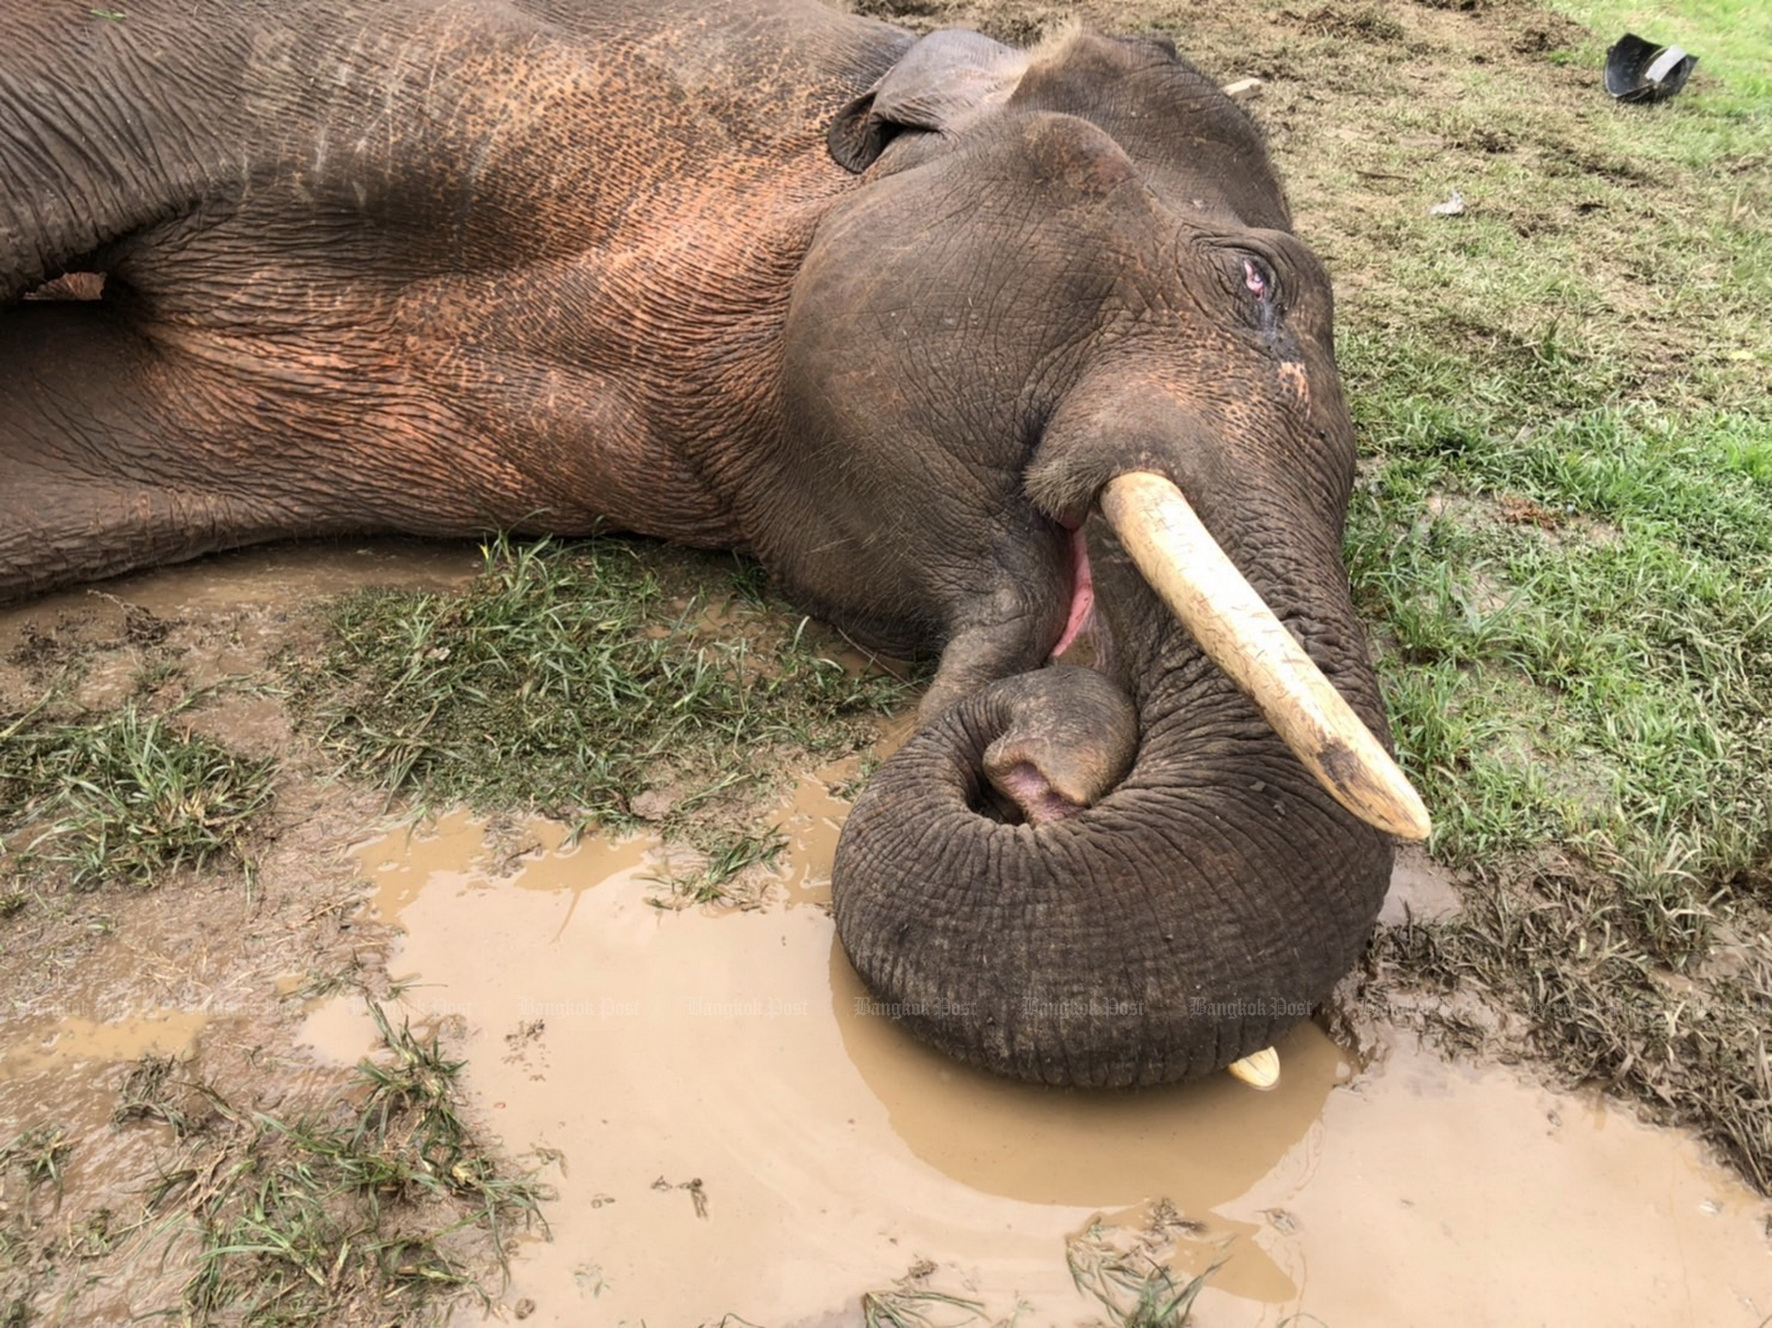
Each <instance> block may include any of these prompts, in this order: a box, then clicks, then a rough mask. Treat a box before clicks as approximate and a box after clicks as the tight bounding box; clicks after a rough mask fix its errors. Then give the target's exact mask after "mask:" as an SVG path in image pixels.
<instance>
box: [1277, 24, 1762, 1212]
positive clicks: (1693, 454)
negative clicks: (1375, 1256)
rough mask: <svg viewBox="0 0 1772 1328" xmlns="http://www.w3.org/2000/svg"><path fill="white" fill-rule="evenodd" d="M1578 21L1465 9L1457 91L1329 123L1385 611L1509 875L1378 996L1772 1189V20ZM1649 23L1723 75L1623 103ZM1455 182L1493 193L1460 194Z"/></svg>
mask: <svg viewBox="0 0 1772 1328" xmlns="http://www.w3.org/2000/svg"><path fill="white" fill-rule="evenodd" d="M1559 7H1560V8H1561V9H1563V11H1564V12H1566V13H1573V14H1576V15H1577V16H1578V17H1583V18H1586V19H1589V20H1590V21H1592V22H1594V23H1596V24H1598V25H1599V31H1598V32H1597V33H1590V34H1586V35H1584V34H1581V33H1580V32H1579V31H1574V32H1573V33H1572V34H1571V35H1570V37H1569V40H1568V41H1567V43H1565V44H1564V45H1563V46H1561V47H1559V48H1558V49H1553V50H1550V51H1548V52H1543V51H1540V52H1520V51H1518V50H1515V51H1514V52H1513V53H1512V54H1507V53H1505V47H1503V46H1502V45H1501V44H1502V43H1504V42H1506V41H1507V40H1509V39H1510V37H1511V34H1513V33H1516V32H1518V31H1521V30H1522V26H1521V20H1522V18H1523V15H1524V14H1525V13H1526V12H1528V11H1527V10H1526V7H1525V6H1523V5H1499V6H1497V7H1496V8H1495V9H1494V10H1493V11H1492V14H1491V15H1490V16H1488V17H1486V18H1480V19H1478V20H1475V21H1472V22H1470V23H1468V24H1467V25H1466V26H1464V27H1463V28H1461V29H1456V30H1450V31H1452V34H1453V35H1452V37H1450V38H1448V37H1447V32H1448V31H1449V30H1448V29H1443V28H1441V29H1434V30H1433V32H1434V34H1435V35H1434V40H1435V41H1450V42H1452V43H1454V44H1452V45H1451V46H1450V47H1449V49H1447V50H1444V51H1441V52H1437V53H1436V55H1435V58H1434V60H1433V63H1432V65H1431V66H1428V65H1426V64H1423V65H1422V66H1421V68H1422V69H1423V71H1424V72H1423V78H1424V80H1431V81H1432V82H1433V83H1438V84H1439V85H1440V90H1439V91H1438V92H1437V93H1435V94H1434V95H1423V96H1420V97H1418V98H1416V99H1414V100H1412V101H1405V102H1397V103H1392V102H1389V101H1385V100H1383V99H1381V109H1380V110H1379V111H1378V112H1377V113H1376V114H1375V117H1374V118H1373V119H1372V121H1371V123H1370V127H1369V128H1368V127H1365V126H1361V127H1358V128H1356V129H1355V130H1354V131H1353V132H1354V134H1355V135H1356V138H1355V144H1356V148H1355V150H1353V151H1346V150H1337V149H1336V148H1335V146H1334V140H1333V139H1330V138H1327V137H1318V136H1316V135H1315V134H1305V135H1302V136H1301V137H1303V138H1304V140H1305V141H1304V142H1302V143H1301V144H1300V145H1299V146H1300V148H1301V149H1308V150H1310V151H1311V152H1312V153H1313V156H1312V157H1311V158H1310V160H1309V161H1308V162H1306V163H1304V170H1305V171H1306V172H1307V173H1308V175H1309V177H1310V179H1311V180H1312V181H1313V185H1312V187H1313V188H1317V189H1322V190H1325V191H1326V192H1325V193H1324V194H1323V195H1322V196H1321V197H1322V198H1323V200H1324V201H1323V202H1322V203H1321V205H1320V206H1319V207H1318V210H1317V211H1316V212H1315V214H1314V218H1313V220H1314V224H1315V226H1316V227H1318V228H1320V230H1321V233H1322V235H1323V237H1324V238H1323V241H1322V247H1324V248H1325V249H1326V250H1327V251H1328V252H1329V255H1330V257H1331V260H1332V266H1333V268H1334V270H1335V272H1336V275H1337V278H1338V280H1339V281H1340V283H1341V284H1342V287H1343V289H1344V291H1345V292H1346V293H1347V294H1346V298H1344V299H1343V300H1342V302H1341V310H1340V325H1341V338H1340V343H1339V360H1340V364H1341V368H1342V372H1343V376H1344V379H1345V381H1346V384H1347V387H1348V394H1349V398H1350V401H1351V403H1352V408H1353V411H1354V415H1355V421H1356V425H1357V427H1358V430H1359V434H1360V438H1361V444H1362V452H1363V455H1364V458H1365V459H1364V461H1363V463H1362V470H1361V476H1360V480H1359V483H1358V485H1357V488H1356V492H1355V495H1354V501H1353V504H1352V510H1351V513H1350V525H1349V531H1348V537H1347V553H1348V559H1349V565H1350V569H1351V574H1352V579H1353V584H1354V591H1355V596H1356V600H1357V602H1358V604H1359V607H1360V609H1361V612H1362V614H1363V616H1364V617H1365V618H1366V620H1367V621H1368V622H1369V623H1371V624H1372V626H1373V629H1374V635H1375V638H1376V644H1377V648H1378V653H1379V660H1380V668H1381V673H1382V676H1383V679H1384V683H1385V689H1386V693H1387V697H1388V699H1389V703H1390V706H1391V711H1392V717H1393V724H1394V727H1395V730H1396V735H1397V741H1398V746H1399V750H1400V754H1401V758H1402V760H1403V763H1404V765H1405V766H1406V767H1407V768H1408V769H1409V771H1410V772H1411V774H1412V776H1413V777H1414V778H1415V779H1416V780H1417V781H1418V784H1419V786H1420V787H1421V789H1422V791H1423V793H1424V794H1425V796H1426V797H1427V799H1428V802H1429V804H1430V806H1431V808H1432V810H1433V812H1434V815H1435V819H1436V826H1437V829H1436V834H1435V837H1434V840H1433V841H1432V850H1433V852H1434V853H1435V855H1436V856H1437V857H1439V858H1441V859H1442V860H1444V861H1446V862H1448V863H1451V864H1452V865H1454V866H1457V867H1459V868H1462V869H1463V870H1464V871H1465V872H1466V873H1467V874H1468V877H1469V879H1470V880H1471V882H1472V884H1471V888H1470V890H1469V891H1468V892H1467V893H1468V898H1467V901H1466V912H1465V914H1464V915H1463V916H1461V917H1459V918H1457V919H1454V920H1452V921H1448V922H1444V923H1438V924H1431V925H1410V926H1408V927H1404V928H1393V929H1388V930H1384V931H1381V933H1380V935H1379V937H1378V938H1377V940H1376V942H1375V944H1374V948H1373V951H1372V954H1371V956H1370V957H1369V962H1368V966H1367V973H1366V976H1367V992H1368V997H1369V999H1372V1000H1374V1001H1375V1002H1378V1003H1381V1004H1385V1005H1387V1006H1390V1007H1392V1008H1398V1009H1403V1010H1407V1011H1411V1012H1412V1013H1411V1014H1410V1015H1409V1017H1411V1018H1414V1019H1416V1020H1417V1021H1418V1022H1420V1023H1422V1024H1423V1025H1424V1026H1426V1027H1428V1028H1430V1029H1431V1030H1432V1031H1434V1032H1436V1033H1437V1034H1438V1035H1439V1036H1440V1037H1442V1038H1443V1039H1444V1040H1446V1041H1447V1042H1448V1043H1450V1044H1452V1045H1455V1046H1460V1047H1466V1048H1473V1047H1478V1046H1481V1047H1486V1048H1488V1049H1490V1050H1492V1051H1500V1052H1501V1053H1503V1054H1507V1055H1520V1054H1527V1053H1530V1054H1533V1055H1535V1056H1537V1057H1538V1058H1540V1059H1542V1060H1546V1061H1549V1062H1551V1063H1552V1064H1554V1065H1556V1066H1558V1067H1559V1068H1560V1069H1561V1070H1562V1071H1563V1072H1564V1074H1565V1075H1566V1076H1567V1078H1568V1081H1569V1082H1571V1083H1601V1084H1604V1085H1607V1086H1608V1087H1609V1089H1610V1090H1611V1091H1613V1092H1615V1093H1617V1094H1620V1095H1623V1096H1626V1097H1629V1098H1632V1099H1634V1100H1635V1101H1637V1102H1638V1103H1639V1104H1641V1105H1642V1106H1643V1107H1644V1109H1645V1110H1646V1111H1647V1112H1648V1113H1649V1114H1651V1115H1652V1116H1655V1117H1656V1118H1658V1119H1663V1120H1668V1121H1674V1122H1678V1123H1682V1124H1686V1125H1689V1126H1692V1127H1694V1128H1696V1129H1697V1130H1699V1131H1700V1132H1701V1133H1703V1134H1704V1135H1705V1136H1706V1137H1707V1138H1709V1139H1710V1140H1711V1141H1712V1142H1713V1143H1715V1144H1716V1145H1717V1146H1718V1147H1719V1148H1720V1149H1722V1150H1723V1152H1724V1153H1725V1154H1726V1155H1727V1156H1728V1157H1729V1158H1730V1159H1731V1160H1732V1161H1733V1162H1734V1163H1735V1164H1736V1165H1737V1166H1738V1167H1739V1168H1740V1170H1741V1171H1742V1173H1743V1174H1744V1175H1745V1176H1746V1177H1747V1178H1748V1179H1749V1180H1750V1181H1752V1182H1753V1183H1755V1184H1756V1185H1758V1186H1759V1187H1760V1188H1761V1189H1762V1190H1766V1191H1772V1098H1769V1097H1768V1095H1767V1093H1766V1092H1765V1085H1764V1082H1763V1071H1762V1070H1761V1069H1760V1068H1759V1066H1760V1061H1759V1055H1760V1051H1759V1048H1760V1046H1761V1038H1762V1037H1763V1029H1764V1027H1765V1023H1766V1020H1767V1017H1768V1015H1772V995H1769V994H1768V993H1772V950H1769V948H1768V946H1767V943H1766V941H1765V939H1764V938H1765V937H1766V936H1767V935H1768V934H1769V924H1772V908H1769V907H1768V905H1769V903H1772V890H1769V887H1772V761H1768V760H1767V759H1766V757H1765V755H1764V753H1766V752H1767V751H1769V750H1772V398H1769V397H1768V394H1767V391H1766V383H1767V382H1768V380H1769V379H1772V228H1769V227H1768V224H1767V215H1768V208H1769V207H1772V196H1769V193H1768V186H1767V180H1768V178H1769V170H1768V164H1769V163H1772V100H1769V97H1768V92H1769V89H1768V88H1767V87H1766V85H1765V83H1766V70H1767V66H1766V64H1765V52H1766V50H1767V49H1772V47H1769V46H1768V43H1769V42H1772V30H1769V28H1772V12H1768V11H1763V10H1758V11H1756V12H1755V13H1754V14H1752V15H1748V14H1747V11H1746V10H1745V9H1743V8H1742V7H1741V6H1740V5H1721V4H1705V3H1691V4H1685V3H1682V4H1667V5H1663V6H1661V7H1660V10H1661V11H1665V12H1663V14H1662V16H1661V17H1660V18H1656V19H1654V21H1652V22H1651V21H1650V19H1649V18H1648V17H1645V16H1642V15H1640V14H1639V13H1638V12H1636V11H1631V10H1630V7H1628V6H1623V5H1586V6H1583V5H1580V4H1574V3H1571V4H1567V5H1562V6H1559ZM1390 12H1392V13H1395V14H1397V15H1399V16H1400V18H1401V20H1402V22H1403V25H1404V27H1405V29H1411V28H1412V27H1413V26H1414V23H1413V15H1412V14H1411V13H1410V11H1409V10H1408V9H1407V7H1402V6H1393V7H1392V9H1391V11H1390ZM1736 18H1740V20H1741V21H1740V23H1739V25H1736V23H1735V19H1736ZM1486 25H1487V26H1486ZM1627 26H1628V27H1634V28H1635V30H1637V31H1638V32H1640V33H1641V34H1642V35H1644V36H1646V37H1652V38H1656V39H1658V40H1677V41H1678V42H1679V43H1680V44H1682V45H1684V46H1686V47H1687V48H1688V49H1691V50H1694V51H1698V52H1699V53H1700V54H1702V55H1703V56H1704V58H1705V63H1704V65H1703V66H1701V71H1702V74H1703V77H1702V78H1701V79H1700V80H1696V81H1694V83H1693V84H1691V85H1689V87H1688V89H1687V91H1686V92H1685V93H1683V94H1682V95H1681V96H1680V97H1678V98H1676V99H1675V100H1673V101H1671V102H1669V103H1666V104H1664V105H1661V106H1657V107H1651V108H1641V107H1628V106H1619V105H1616V104H1614V103H1612V102H1611V100H1610V99H1609V98H1607V97H1606V96H1605V95H1604V93H1603V92H1602V91H1600V89H1599V84H1598V70H1599V61H1600V59H1601V56H1602V55H1603V51H1604V47H1605V45H1606V44H1607V42H1609V41H1610V40H1612V39H1614V38H1615V37H1616V36H1617V35H1618V33H1620V32H1622V31H1624V30H1625V28H1626V27H1627ZM1414 35H1416V34H1411V38H1413V36H1414ZM1459 40H1468V41H1469V42H1470V43H1471V46H1470V47H1469V48H1468V51H1467V49H1465V48H1461V47H1460V46H1458V45H1457V44H1456V42H1457V41H1459ZM1479 50H1480V51H1481V52H1482V54H1483V58H1482V59H1480V60H1478V59H1474V58H1470V56H1469V52H1470V51H1479ZM1498 50H1502V51H1503V52H1504V53H1501V54H1498ZM1357 59H1358V57H1356V62H1357ZM1355 68H1356V71H1357V69H1358V65H1357V63H1356V66H1355ZM1559 71H1562V72H1559ZM1387 77H1389V75H1388V74H1387V73H1384V72H1383V71H1379V72H1375V73H1373V74H1371V75H1370V78H1371V79H1373V80H1380V79H1383V78H1387ZM1351 78H1352V82H1353V83H1354V85H1355V92H1356V94H1357V93H1358V90H1359V87H1360V80H1361V75H1359V74H1358V73H1357V72H1356V73H1355V74H1354V75H1352V76H1351ZM1374 174H1376V176H1377V177H1378V179H1377V182H1376V183H1374V182H1373V175H1374ZM1454 187H1456V188H1458V189H1459V190H1460V191H1461V192H1462V193H1463V194H1464V196H1465V197H1466V199H1467V203H1468V205H1469V211H1468V212H1467V214H1466V215H1464V216H1461V217H1457V218H1435V217H1429V216H1428V215H1426V212H1425V208H1424V207H1423V206H1420V205H1421V204H1422V203H1424V202H1425V201H1426V200H1428V199H1430V198H1432V197H1434V196H1443V194H1444V192H1446V191H1448V190H1450V189H1451V188H1454ZM1294 188H1295V190H1296V188H1297V185H1296V183H1295V185H1294ZM1306 233H1307V234H1312V230H1311V228H1310V227H1307V232H1306ZM1312 238H1316V237H1315V236H1314V235H1313V237H1312ZM1411 988H1417V989H1421V990H1424V991H1426V992H1428V993H1430V994H1431V993H1436V992H1447V991H1452V990H1455V989H1462V990H1466V991H1473V990H1474V991H1475V992H1477V993H1479V994H1481V995H1483V996H1484V997H1486V998H1487V999H1488V1000H1490V1001H1491V1002H1492V1003H1494V1004H1495V1005H1497V1006H1499V1007H1502V1008H1504V1009H1506V1010H1508V1011H1510V1012H1511V1013H1512V1014H1513V1015H1515V1016H1516V1018H1515V1019H1514V1020H1513V1021H1510V1022H1507V1023H1505V1025H1504V1026H1503V1029H1502V1031H1501V1032H1499V1033H1498V1032H1497V1031H1496V1029H1495V1028H1493V1027H1489V1026H1483V1027H1478V1026H1474V1025H1469V1024H1467V1023H1464V1022H1463V1021H1462V1020H1461V1017H1460V1016H1458V1015H1457V1014H1455V1013H1452V1012H1451V1011H1450V1010H1449V1009H1448V1008H1447V1007H1446V1006H1444V1005H1442V1004H1439V1003H1436V1002H1435V1001H1433V1000H1428V1001H1425V1002H1421V1001H1411V1000H1409V999H1407V993H1408V991H1409V990H1410V989H1411ZM1399 997H1402V999H1399ZM1509 1030H1513V1031H1509Z"/></svg>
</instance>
